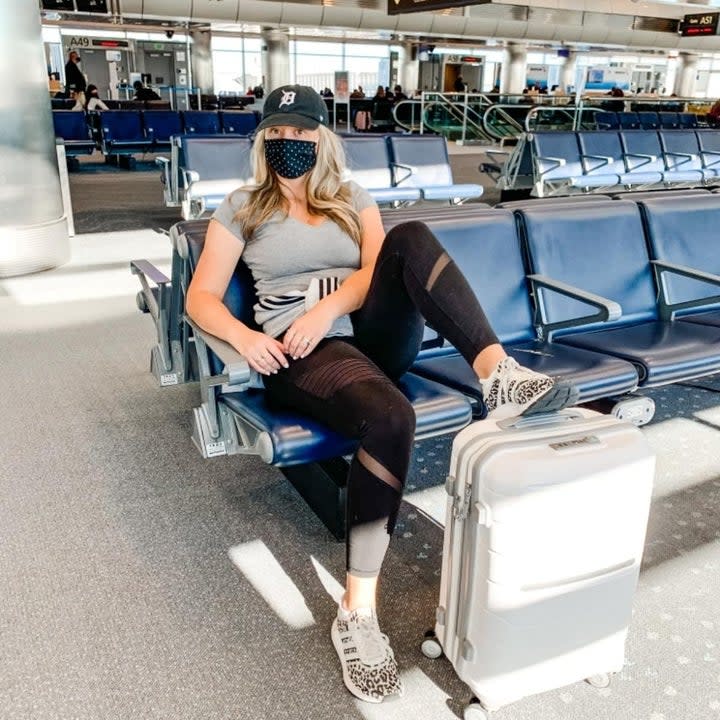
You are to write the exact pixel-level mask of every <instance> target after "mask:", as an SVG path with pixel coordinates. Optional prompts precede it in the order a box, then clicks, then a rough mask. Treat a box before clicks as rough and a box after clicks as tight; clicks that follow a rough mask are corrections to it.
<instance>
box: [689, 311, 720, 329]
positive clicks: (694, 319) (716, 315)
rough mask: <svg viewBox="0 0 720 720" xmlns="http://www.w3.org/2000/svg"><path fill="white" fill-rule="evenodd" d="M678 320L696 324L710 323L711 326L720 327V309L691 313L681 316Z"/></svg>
mask: <svg viewBox="0 0 720 720" xmlns="http://www.w3.org/2000/svg"><path fill="white" fill-rule="evenodd" d="M680 320H682V321H684V322H689V323H696V324H698V325H712V326H713V327H716V328H720V311H718V310H710V311H708V312H701V313H694V314H693V315H686V316H684V317H681V318H680Z"/></svg>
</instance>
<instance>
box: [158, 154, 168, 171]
mask: <svg viewBox="0 0 720 720" xmlns="http://www.w3.org/2000/svg"><path fill="white" fill-rule="evenodd" d="M155 164H156V165H158V166H160V167H161V168H163V170H165V169H166V168H168V167H169V166H170V158H166V157H163V156H162V155H159V156H158V157H156V158H155Z"/></svg>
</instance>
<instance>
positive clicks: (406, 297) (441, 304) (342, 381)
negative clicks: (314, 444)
mask: <svg viewBox="0 0 720 720" xmlns="http://www.w3.org/2000/svg"><path fill="white" fill-rule="evenodd" d="M424 319H426V320H427V322H428V324H430V325H431V326H432V327H433V328H434V329H435V330H437V331H438V332H439V333H440V334H441V335H442V337H444V338H447V339H448V340H449V341H450V342H451V343H452V344H453V345H454V346H455V347H456V348H457V349H458V350H459V351H460V352H461V353H462V355H463V357H464V358H465V359H466V360H467V361H468V363H469V364H471V365H472V363H473V361H474V360H475V358H476V357H477V354H478V353H479V352H480V351H481V350H483V349H484V348H486V347H488V345H492V344H493V343H497V342H498V339H497V337H496V336H495V333H494V332H493V330H492V328H491V327H490V324H489V323H488V321H487V318H486V317H485V313H484V312H483V310H482V308H481V307H480V305H479V304H478V301H477V299H476V298H475V295H474V293H473V292H472V290H471V289H470V286H469V285H468V283H467V281H466V280H465V278H464V276H463V275H462V273H461V272H460V271H459V270H458V268H457V267H456V265H455V263H454V262H453V261H452V260H451V259H450V257H449V256H448V255H447V253H446V252H445V250H444V249H443V247H442V246H441V245H440V243H439V242H438V241H437V239H436V238H435V236H434V235H433V234H432V233H431V232H430V230H429V229H428V227H427V226H426V225H425V224H423V223H421V222H408V223H403V224H401V225H397V226H396V227H394V228H393V229H392V230H391V231H390V232H389V233H388V234H387V237H386V238H385V241H384V242H383V246H382V248H381V250H380V254H379V255H378V258H377V262H376V265H375V271H374V273H373V277H372V280H371V282H370V288H369V290H368V294H367V297H366V298H365V302H364V304H363V306H362V307H361V308H360V309H359V310H358V311H357V312H355V313H353V316H352V321H353V327H354V332H355V336H354V337H352V338H334V337H331V338H326V339H324V340H322V341H321V342H320V343H319V344H318V345H317V347H316V348H315V350H313V352H312V353H310V355H308V356H307V357H305V358H303V359H299V360H292V359H291V360H290V367H289V368H288V369H283V368H281V369H280V370H279V371H278V373H277V374H275V375H269V376H266V377H265V386H266V388H267V390H268V392H269V394H270V396H271V398H273V399H274V400H275V401H276V402H280V403H282V404H284V405H286V406H289V407H292V408H294V409H295V410H298V411H300V412H302V413H304V414H307V415H310V416H312V417H314V418H315V419H317V420H319V421H321V422H323V423H324V424H326V425H327V426H328V427H330V428H332V429H333V430H336V431H338V432H340V433H343V434H344V435H348V436H350V437H353V438H357V439H358V440H359V441H360V446H359V448H358V451H357V452H356V454H355V456H354V457H353V460H352V463H351V466H350V473H349V475H348V486H347V521H348V522H347V525H348V541H347V569H348V572H350V573H352V574H353V575H356V576H359V577H374V576H376V575H377V574H378V573H379V571H380V566H381V564H382V561H383V558H384V557H385V552H386V550H387V546H388V543H389V540H390V535H391V534H392V532H393V528H394V526H395V521H396V519H397V513H398V509H399V507H400V499H401V497H402V491H403V487H404V485H405V477H406V475H407V471H408V465H409V462H410V451H411V449H412V443H413V438H414V434H415V413H414V411H413V408H412V406H411V404H410V403H409V402H408V400H407V399H406V398H405V396H404V395H403V394H402V393H401V392H400V391H399V390H398V388H397V387H396V386H395V384H394V382H393V381H394V380H397V379H398V378H399V377H400V376H401V375H402V374H403V373H404V372H405V371H406V370H407V369H408V368H409V367H410V365H411V364H412V363H413V361H414V360H415V356H416V355H417V353H418V350H419V348H420V343H421V341H422V336H423V329H424V324H425V323H424Z"/></svg>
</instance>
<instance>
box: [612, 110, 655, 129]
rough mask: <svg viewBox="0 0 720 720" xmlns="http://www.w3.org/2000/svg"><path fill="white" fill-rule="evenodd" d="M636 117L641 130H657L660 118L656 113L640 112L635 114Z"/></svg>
mask: <svg viewBox="0 0 720 720" xmlns="http://www.w3.org/2000/svg"><path fill="white" fill-rule="evenodd" d="M637 117H638V120H639V122H640V127H641V128H642V129H643V130H657V129H658V128H660V118H659V117H658V113H656V112H649V111H645V110H641V111H639V112H638V113H637ZM621 124H622V123H621Z"/></svg>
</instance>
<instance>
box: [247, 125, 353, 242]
mask: <svg viewBox="0 0 720 720" xmlns="http://www.w3.org/2000/svg"><path fill="white" fill-rule="evenodd" d="M318 131H319V133H320V137H319V138H318V142H317V146H316V147H317V149H316V153H317V160H316V162H315V166H314V167H313V168H312V170H311V171H310V174H309V175H308V178H307V205H308V212H309V213H310V214H311V215H324V216H325V217H327V218H329V219H330V220H332V221H333V222H334V223H335V224H337V225H338V226H339V227H340V229H341V230H343V231H344V232H345V233H347V234H348V235H349V236H350V237H351V238H352V239H353V241H354V242H355V243H357V244H358V245H359V244H360V236H361V232H362V226H361V224H360V216H359V215H358V213H357V210H355V208H354V207H353V206H352V202H351V192H350V188H349V187H348V186H347V184H345V183H343V174H344V172H345V152H344V150H343V147H342V144H341V142H340V139H339V138H338V136H337V135H335V133H334V132H332V131H331V130H328V129H327V128H326V127H324V126H323V125H319V126H318ZM252 165H253V174H254V176H255V183H254V184H253V185H249V186H245V187H243V188H241V189H242V190H245V191H247V192H248V193H249V194H250V197H249V198H248V201H247V202H246V203H245V204H244V205H243V207H242V208H241V209H240V210H239V211H238V213H237V214H236V215H235V221H236V222H237V223H239V225H240V228H241V230H242V235H243V237H244V238H245V239H246V240H247V241H250V240H252V239H253V234H254V233H255V231H256V230H257V229H258V228H259V227H260V226H261V225H262V224H263V223H266V222H267V221H268V220H269V219H270V218H271V217H272V216H273V214H274V213H276V212H280V213H283V214H284V215H285V216H286V217H287V212H288V207H287V201H286V199H285V196H284V195H283V194H282V192H281V191H280V183H279V182H278V178H277V175H276V174H275V173H274V172H273V171H272V170H271V169H270V167H269V166H268V164H267V160H266V159H265V130H260V131H259V132H258V133H257V135H256V136H255V143H254V145H253V148H252Z"/></svg>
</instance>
